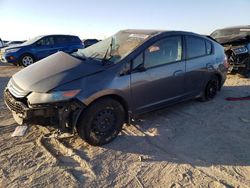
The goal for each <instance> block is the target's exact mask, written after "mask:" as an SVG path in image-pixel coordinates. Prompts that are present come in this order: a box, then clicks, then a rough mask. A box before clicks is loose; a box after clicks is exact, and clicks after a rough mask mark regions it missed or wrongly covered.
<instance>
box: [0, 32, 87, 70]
mask: <svg viewBox="0 0 250 188" xmlns="http://www.w3.org/2000/svg"><path fill="white" fill-rule="evenodd" d="M81 48H83V45H82V42H81V40H80V39H79V37H77V36H71V35H46V36H39V37H36V38H33V39H31V40H28V41H27V42H24V43H22V44H21V45H18V46H13V47H7V48H4V49H2V50H1V53H2V57H1V61H2V62H6V63H12V64H19V65H22V66H24V67H26V66H29V65H31V64H33V63H34V62H36V61H38V60H40V59H43V58H45V57H47V56H49V55H51V54H54V53H56V52H58V51H63V52H66V53H72V52H75V51H77V50H78V49H81Z"/></svg>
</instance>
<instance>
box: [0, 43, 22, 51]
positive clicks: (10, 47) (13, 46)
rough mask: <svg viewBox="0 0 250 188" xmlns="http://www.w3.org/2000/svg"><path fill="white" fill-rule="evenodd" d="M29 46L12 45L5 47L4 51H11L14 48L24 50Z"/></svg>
mask: <svg viewBox="0 0 250 188" xmlns="http://www.w3.org/2000/svg"><path fill="white" fill-rule="evenodd" d="M25 46H27V45H25V44H14V45H11V46H5V48H4V50H5V51H6V50H9V49H13V48H22V47H25Z"/></svg>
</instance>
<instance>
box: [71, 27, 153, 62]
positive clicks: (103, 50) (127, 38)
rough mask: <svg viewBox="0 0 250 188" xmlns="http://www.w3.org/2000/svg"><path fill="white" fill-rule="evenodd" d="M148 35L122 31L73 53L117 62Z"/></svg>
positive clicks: (83, 56)
mask: <svg viewBox="0 0 250 188" xmlns="http://www.w3.org/2000/svg"><path fill="white" fill-rule="evenodd" d="M148 37H149V35H146V34H133V33H129V32H126V31H120V32H118V33H116V34H115V35H113V36H111V37H109V38H107V39H105V40H103V41H101V42H98V43H96V44H94V45H92V46H90V47H88V48H85V49H80V50H78V51H77V52H75V53H73V54H72V55H73V56H78V57H80V58H95V59H99V60H108V61H111V62H113V63H116V62H118V61H120V60H121V59H123V58H124V57H126V56H127V55H128V54H130V53H131V52H132V51H133V50H134V49H135V48H136V47H138V46H139V45H141V44H142V43H143V42H144V41H145V40H146V39H147V38H148Z"/></svg>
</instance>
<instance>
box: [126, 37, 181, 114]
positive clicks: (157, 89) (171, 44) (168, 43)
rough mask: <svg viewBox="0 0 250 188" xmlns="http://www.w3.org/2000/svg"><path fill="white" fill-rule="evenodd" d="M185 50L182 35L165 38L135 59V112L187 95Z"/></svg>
mask: <svg viewBox="0 0 250 188" xmlns="http://www.w3.org/2000/svg"><path fill="white" fill-rule="evenodd" d="M182 49H183V48H182V37H181V36H171V37H166V38H164V39H160V40H159V41H157V42H156V43H154V44H152V45H150V46H149V47H148V48H147V49H146V50H145V51H143V52H142V53H141V54H139V55H138V56H137V57H136V58H135V59H134V60H133V63H132V69H133V70H132V74H131V96H132V100H133V111H134V112H136V113H141V112H144V111H147V110H151V109H152V110H153V109H154V108H158V107H160V106H162V105H165V104H168V103H172V102H175V101H177V100H179V99H181V98H182V97H183V96H184V94H185V90H184V75H185V74H184V73H185V61H183V58H182Z"/></svg>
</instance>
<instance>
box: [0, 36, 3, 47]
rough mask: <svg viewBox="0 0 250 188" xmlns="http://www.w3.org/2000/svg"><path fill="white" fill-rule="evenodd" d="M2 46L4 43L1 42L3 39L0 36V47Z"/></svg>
mask: <svg viewBox="0 0 250 188" xmlns="http://www.w3.org/2000/svg"><path fill="white" fill-rule="evenodd" d="M3 47H4V43H3V41H2V40H1V38H0V48H3Z"/></svg>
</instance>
